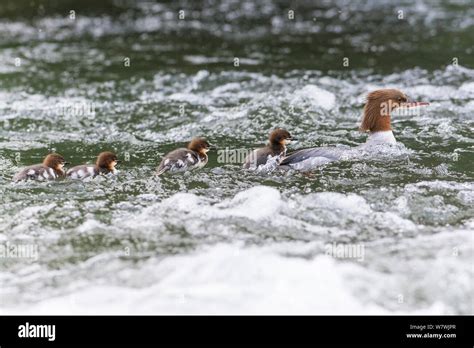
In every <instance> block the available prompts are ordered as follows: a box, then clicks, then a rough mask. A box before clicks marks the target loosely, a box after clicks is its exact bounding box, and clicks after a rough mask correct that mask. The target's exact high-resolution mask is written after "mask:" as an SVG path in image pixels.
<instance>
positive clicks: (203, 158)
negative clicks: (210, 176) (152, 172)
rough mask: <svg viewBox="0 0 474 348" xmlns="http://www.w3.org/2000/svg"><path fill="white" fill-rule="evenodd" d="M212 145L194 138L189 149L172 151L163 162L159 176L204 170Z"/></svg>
mask: <svg viewBox="0 0 474 348" xmlns="http://www.w3.org/2000/svg"><path fill="white" fill-rule="evenodd" d="M210 148H211V145H210V144H209V143H208V142H207V140H206V139H204V138H194V139H193V140H191V142H190V143H189V144H188V147H187V148H180V149H176V150H173V151H171V152H170V153H168V154H167V155H166V156H165V157H163V160H162V161H161V163H160V165H159V166H158V169H157V174H158V175H161V174H163V173H165V172H167V171H169V172H184V171H187V170H193V169H197V168H202V167H204V166H205V165H206V164H207V161H208V157H207V152H208V151H209V149H210Z"/></svg>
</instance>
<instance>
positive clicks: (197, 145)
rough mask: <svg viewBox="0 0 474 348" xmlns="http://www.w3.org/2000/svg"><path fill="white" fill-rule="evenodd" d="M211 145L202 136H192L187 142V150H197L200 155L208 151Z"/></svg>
mask: <svg viewBox="0 0 474 348" xmlns="http://www.w3.org/2000/svg"><path fill="white" fill-rule="evenodd" d="M210 148H211V145H210V144H209V143H208V142H207V140H206V139H204V138H194V139H193V140H191V142H190V143H189V144H188V150H191V151H194V152H197V153H199V154H201V155H205V154H206V152H208V151H209V149H210Z"/></svg>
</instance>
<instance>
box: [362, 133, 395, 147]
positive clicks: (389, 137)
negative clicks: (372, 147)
mask: <svg viewBox="0 0 474 348" xmlns="http://www.w3.org/2000/svg"><path fill="white" fill-rule="evenodd" d="M365 143H366V144H396V143H397V141H396V140H395V137H394V136H393V133H392V131H391V130H389V131H379V132H370V133H369V137H368V138H367V141H366V142H365Z"/></svg>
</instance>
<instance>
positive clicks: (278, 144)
mask: <svg viewBox="0 0 474 348" xmlns="http://www.w3.org/2000/svg"><path fill="white" fill-rule="evenodd" d="M268 140H269V144H268V145H267V146H265V147H261V148H259V149H255V150H254V151H252V152H251V153H250V154H249V155H248V156H247V157H246V158H245V160H244V164H243V168H244V169H252V168H253V169H255V168H257V167H258V166H260V165H262V164H265V163H267V160H268V158H269V157H274V156H280V157H283V156H285V155H286V145H288V144H289V143H291V141H293V140H296V139H295V138H293V137H292V136H291V134H290V133H289V132H288V131H287V130H285V129H282V128H277V129H274V130H273V131H272V132H271V133H270V135H269V136H268Z"/></svg>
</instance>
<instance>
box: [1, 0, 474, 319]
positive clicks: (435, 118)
mask: <svg viewBox="0 0 474 348" xmlns="http://www.w3.org/2000/svg"><path fill="white" fill-rule="evenodd" d="M71 10H72V11H74V16H73V17H74V18H73V19H72V18H70V16H71V12H70V11H71ZM180 10H183V11H184V19H180V18H179V16H180V13H179V11H180ZM289 11H294V19H289ZM399 11H403V12H399ZM400 16H402V17H403V18H399V17H400ZM473 18H474V6H473V5H472V2H471V1H468V0H466V1H441V0H439V1H437V0H433V1H428V0H424V1H423V0H417V1H399V2H398V3H397V2H393V1H342V0H341V1H334V2H329V1H296V2H291V3H290V2H284V1H262V2H258V3H257V4H256V3H254V2H251V1H249V2H245V1H243V2H242V1H205V2H195V1H192V2H191V1H189V2H165V3H155V2H146V1H141V2H133V1H130V2H128V1H101V2H100V4H97V2H96V1H81V2H80V6H78V4H77V3H76V2H73V1H47V2H46V1H4V2H2V4H1V5H0V37H1V40H0V110H1V112H0V195H1V201H0V242H1V243H3V244H4V245H6V243H13V244H17V245H20V244H27V245H33V246H35V247H37V248H38V258H37V259H28V258H3V259H2V264H1V268H0V271H1V274H0V279H1V282H2V286H1V289H0V304H1V308H2V311H4V312H6V313H22V312H31V313H43V312H44V313H51V312H53V313H55V312H58V313H63V312H64V313H91V312H92V313H116V312H119V313H215V312H216V313H237V312H244V313H254V312H256V313H331V314H332V313H334V314H337V313H423V314H429V313H464V314H467V313H472V312H473V308H472V303H473V302H472V301H473V299H472V293H473V291H472V290H473V289H472V277H473V268H472V263H473V239H472V238H473V237H472V232H473V229H474V218H473V212H474V209H473V202H474V185H473V181H472V179H473V159H474V156H473V142H474V141H473V134H474V132H473V125H474V122H473V119H474V118H473V112H474V51H473V50H474V40H473V38H474V19H473ZM127 58H129V63H130V64H128V60H127ZM236 58H238V59H239V64H238V66H236V64H235V59H236ZM345 58H348V62H349V65H348V66H345V65H344V64H343V62H344V59H345ZM128 65H129V66H128ZM378 88H398V89H400V90H402V91H404V92H405V93H406V94H408V95H409V96H410V97H412V98H413V99H417V100H425V101H429V102H430V103H431V105H430V107H428V108H424V109H423V110H421V111H420V113H418V114H416V115H411V116H400V117H397V116H394V117H393V129H394V134H395V137H396V138H397V141H398V144H397V145H396V146H392V147H387V148H383V149H380V151H378V152H377V153H372V154H365V153H364V154H362V155H360V156H357V157H355V158H351V159H347V160H344V161H340V162H337V163H333V164H331V165H329V166H326V167H324V168H322V169H321V170H317V171H316V172H314V173H312V174H311V175H303V174H297V173H292V174H289V175H288V174H281V173H276V172H272V173H253V172H245V171H242V170H241V169H240V162H239V161H234V160H233V159H229V158H227V159H225V160H224V161H222V158H220V157H219V154H222V151H225V150H226V149H228V150H241V151H247V150H249V149H252V148H254V147H256V146H261V145H263V144H264V143H265V142H266V138H267V135H268V132H269V131H270V130H271V129H272V128H274V127H277V126H280V127H285V128H287V129H288V130H290V131H291V133H292V134H294V135H296V136H297V137H298V138H299V139H300V141H299V143H298V144H296V145H295V146H294V147H293V148H294V149H296V148H302V147H309V146H323V145H338V146H347V147H354V146H356V145H358V144H361V143H363V142H364V141H365V138H366V136H365V135H364V134H361V133H360V132H358V131H357V127H358V122H359V119H360V115H361V110H362V107H363V103H364V98H365V96H366V94H367V93H368V92H370V91H372V90H375V89H378ZM194 136H206V137H207V138H208V139H209V140H210V141H211V142H212V143H214V144H215V145H216V146H217V150H215V151H213V152H211V153H210V160H209V164H208V165H207V166H206V167H205V168H204V169H203V170H200V171H196V172H192V173H188V174H186V175H177V176H169V177H162V178H161V177H160V178H157V177H155V176H154V175H153V174H154V171H155V168H156V167H157V165H158V164H159V162H160V160H161V157H162V155H163V154H164V153H166V152H168V151H170V150H172V149H174V148H176V147H179V146H183V145H185V144H186V142H187V141H189V139H191V138H192V137H194ZM51 150H55V151H57V152H59V153H61V154H62V155H64V156H65V157H66V159H67V160H68V161H69V162H71V163H73V164H74V165H75V164H81V163H86V162H87V163H92V162H93V161H94V160H95V157H96V156H97V154H98V153H99V152H101V151H104V150H112V151H115V152H116V153H117V154H118V155H119V157H120V158H121V159H122V160H124V162H123V163H122V164H121V165H120V167H119V174H118V175H117V176H116V177H108V178H105V177H104V178H97V179H94V180H90V181H87V182H71V181H58V182H50V183H31V182H30V183H22V184H13V183H11V178H12V176H13V175H14V173H15V172H16V171H17V170H18V169H20V168H21V167H24V166H27V165H30V164H35V163H39V162H41V160H42V158H43V157H44V156H45V155H46V154H47V153H48V152H49V151H51ZM236 162H237V163H236ZM333 243H337V244H341V245H347V244H350V245H358V246H363V247H364V259H363V260H359V261H357V260H355V259H351V258H345V259H339V258H331V257H329V256H327V255H325V254H326V253H325V248H326V247H327V246H328V245H332V244H333Z"/></svg>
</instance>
